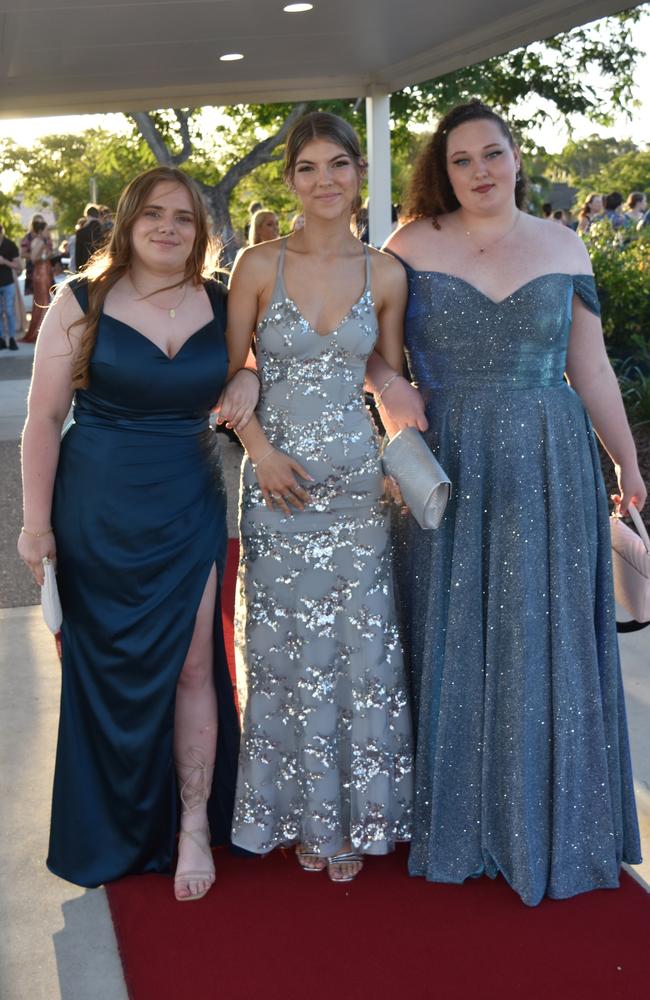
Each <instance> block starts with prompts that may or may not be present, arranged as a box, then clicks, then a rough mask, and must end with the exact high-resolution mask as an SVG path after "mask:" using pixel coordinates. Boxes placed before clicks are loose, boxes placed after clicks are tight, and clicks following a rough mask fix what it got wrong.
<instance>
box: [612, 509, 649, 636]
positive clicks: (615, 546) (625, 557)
mask: <svg viewBox="0 0 650 1000" xmlns="http://www.w3.org/2000/svg"><path fill="white" fill-rule="evenodd" d="M629 511H630V517H631V518H632V521H633V522H634V527H635V528H636V531H638V534H637V533H636V532H635V531H632V529H631V528H628V526H627V524H624V523H623V521H622V520H621V519H620V517H618V516H617V515H616V514H612V516H611V517H610V519H609V525H610V531H611V536H612V564H613V568H614V596H615V597H616V600H617V601H618V603H619V604H620V605H621V606H622V607H623V608H625V610H626V611H627V613H628V614H629V615H631V616H632V618H634V620H635V621H637V622H648V621H650V538H649V537H648V532H647V531H646V528H645V525H644V523H643V521H642V520H641V515H640V514H639V512H638V510H637V509H636V507H635V506H634V504H630V507H629Z"/></svg>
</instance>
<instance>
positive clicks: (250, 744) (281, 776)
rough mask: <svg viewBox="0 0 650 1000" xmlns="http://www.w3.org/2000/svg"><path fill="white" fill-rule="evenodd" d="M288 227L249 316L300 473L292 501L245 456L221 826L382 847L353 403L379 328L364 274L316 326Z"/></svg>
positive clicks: (274, 839) (372, 540)
mask: <svg viewBox="0 0 650 1000" xmlns="http://www.w3.org/2000/svg"><path fill="white" fill-rule="evenodd" d="M284 254H285V243H284V242H283V243H282V244H281V250H280V259H279V266H278V276H277V281H276V286H275V289H274V293H273V298H272V300H271V304H270V305H269V308H268V310H267V313H266V315H265V317H264V318H263V320H262V321H261V322H260V324H259V325H258V329H257V352H258V353H257V360H258V367H259V370H260V374H261V378H262V393H261V399H260V405H259V408H258V413H257V415H258V417H259V419H260V421H261V424H262V426H263V427H264V430H265V432H266V434H267V436H268V438H269V440H270V441H271V442H272V444H274V445H275V446H276V447H277V448H280V449H282V450H283V451H285V452H286V453H288V454H290V455H292V456H294V457H295V458H296V459H297V460H298V461H299V462H300V463H301V464H302V465H303V466H304V467H305V469H306V470H307V471H308V472H309V473H310V475H311V476H313V478H314V480H315V482H314V483H311V484H307V485H306V488H307V489H308V491H309V493H310V494H311V501H312V502H311V503H310V504H309V505H308V506H307V507H306V508H305V510H304V511H299V512H296V513H295V514H294V516H293V517H285V516H284V515H283V514H281V513H279V512H275V511H269V510H268V509H267V507H266V506H265V504H264V502H263V499H262V494H261V492H260V490H259V488H258V486H257V481H256V479H255V475H254V473H253V471H252V469H251V467H250V464H249V462H248V461H245V462H244V466H243V470H242V500H241V510H240V533H241V563H240V573H239V584H238V599H237V605H236V607H237V610H236V623H235V637H236V649H237V657H238V663H237V673H238V686H239V698H240V707H241V709H242V712H243V732H242V744H241V753H240V759H239V774H238V781H237V796H236V806H235V818H234V822H233V842H234V843H235V844H238V845H239V846H241V847H244V848H247V849H248V850H250V851H254V852H256V853H259V854H264V853H266V852H268V851H271V850H272V849H273V848H274V847H276V846H278V845H281V844H290V843H294V842H300V843H302V844H304V845H305V846H306V847H307V848H309V849H311V850H313V851H315V852H317V853H318V854H320V855H322V856H331V855H332V854H334V853H336V852H337V851H339V850H340V849H341V847H342V845H343V842H344V840H345V839H346V838H348V837H350V838H351V840H352V843H353V845H354V847H355V848H356V849H357V850H359V851H361V852H365V853H368V854H385V853H387V852H388V851H390V850H392V848H393V846H394V844H395V842H396V841H400V840H407V839H408V838H409V837H410V830H411V811H412V757H411V751H412V748H411V725H410V711H409V707H408V697H407V692H406V688H405V683H404V672H403V659H402V653H401V649H400V645H399V640H398V633H397V627H396V622H395V612H394V604H393V594H392V583H391V566H390V563H391V558H390V547H389V531H388V523H387V516H386V513H385V511H384V508H383V507H382V505H381V503H380V499H381V495H382V490H383V477H382V473H381V468H380V461H379V455H378V450H379V449H378V442H377V437H376V434H375V431H374V428H373V425H372V422H371V419H370V415H369V413H368V411H367V409H366V407H365V404H364V397H363V380H364V374H365V368H366V361H367V358H368V356H369V354H370V353H371V352H372V350H373V347H374V344H375V341H376V338H377V319H376V315H375V310H374V306H373V302H372V297H371V291H370V259H369V255H368V252H367V250H366V286H365V290H364V292H363V294H362V296H361V298H360V299H359V300H358V302H356V303H355V305H354V306H353V307H352V308H351V309H350V311H349V313H348V314H347V316H346V317H345V318H344V319H343V320H342V321H341V323H340V324H339V326H338V327H337V329H336V330H335V331H333V332H332V333H330V334H329V335H326V336H322V335H319V334H318V333H316V331H315V330H314V329H313V328H312V327H311V326H310V324H309V323H308V322H307V321H306V320H305V319H304V317H303V316H302V315H301V314H300V312H299V310H298V308H297V307H296V305H295V303H294V302H293V301H292V300H291V299H290V298H289V296H288V295H287V292H286V289H285V287H284V280H283V270H284Z"/></svg>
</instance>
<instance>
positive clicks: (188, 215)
mask: <svg viewBox="0 0 650 1000" xmlns="http://www.w3.org/2000/svg"><path fill="white" fill-rule="evenodd" d="M196 228H197V227H196V219H195V216H194V209H193V205H192V200H191V198H190V195H189V192H188V191H187V189H186V188H185V187H183V185H182V184H175V183H174V182H173V181H159V182H158V183H157V184H156V185H154V187H153V188H152V190H151V192H150V194H149V195H148V197H147V198H146V199H145V201H144V204H143V206H142V208H141V210H140V213H139V215H138V216H137V218H136V220H135V222H134V224H133V228H132V229H131V248H132V251H133V257H134V259H135V260H136V261H137V262H139V263H141V264H143V265H144V266H145V267H147V268H149V269H151V270H152V271H156V272H164V273H167V274H174V273H178V272H179V271H183V270H184V268H185V263H186V261H187V259H188V257H189V256H190V254H191V253H192V250H193V247H194V242H195V239H196Z"/></svg>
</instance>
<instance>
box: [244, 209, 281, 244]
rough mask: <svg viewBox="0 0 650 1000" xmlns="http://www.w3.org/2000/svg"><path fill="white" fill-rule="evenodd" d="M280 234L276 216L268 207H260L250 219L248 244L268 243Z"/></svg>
mask: <svg viewBox="0 0 650 1000" xmlns="http://www.w3.org/2000/svg"><path fill="white" fill-rule="evenodd" d="M279 235H280V227H279V225H278V217H277V215H276V214H275V212H272V211H271V210H270V209H268V208H260V209H259V210H258V211H257V212H256V213H255V215H254V216H253V218H252V220H251V225H250V232H249V236H248V245H249V246H251V247H253V246H257V244H258V243H268V241H269V240H277V238H278V236H279Z"/></svg>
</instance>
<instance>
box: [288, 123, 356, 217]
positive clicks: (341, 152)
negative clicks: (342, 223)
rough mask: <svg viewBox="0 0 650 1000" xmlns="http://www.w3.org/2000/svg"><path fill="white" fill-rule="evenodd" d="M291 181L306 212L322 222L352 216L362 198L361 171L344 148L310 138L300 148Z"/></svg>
mask: <svg viewBox="0 0 650 1000" xmlns="http://www.w3.org/2000/svg"><path fill="white" fill-rule="evenodd" d="M291 182H292V184H293V187H294V189H295V192H296V194H297V195H298V197H299V198H300V201H301V203H302V207H303V212H304V214H306V215H313V216H316V217H318V218H322V219H335V218H338V217H339V216H340V215H345V216H346V217H349V216H350V213H351V212H352V209H353V206H354V203H355V202H356V200H357V198H358V196H359V188H360V186H361V169H360V167H359V165H358V163H356V162H355V161H354V160H353V159H352V157H351V156H350V154H349V153H348V152H346V150H345V149H344V148H343V146H339V145H338V143H335V142H332V141H331V140H329V139H311V140H310V141H309V142H306V143H305V144H304V146H303V147H302V148H301V149H300V151H299V153H298V156H297V157H296V163H295V167H294V170H293V174H292V176H291Z"/></svg>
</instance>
